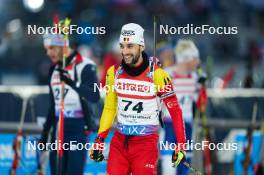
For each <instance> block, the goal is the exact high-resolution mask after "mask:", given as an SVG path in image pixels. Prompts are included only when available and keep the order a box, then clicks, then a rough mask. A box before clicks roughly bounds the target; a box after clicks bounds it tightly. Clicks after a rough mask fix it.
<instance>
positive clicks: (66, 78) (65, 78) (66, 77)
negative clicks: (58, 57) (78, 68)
mask: <svg viewBox="0 0 264 175" xmlns="http://www.w3.org/2000/svg"><path fill="white" fill-rule="evenodd" d="M56 70H57V71H59V74H60V79H61V81H64V82H65V83H66V84H68V85H69V86H71V87H72V88H74V87H75V82H74V81H73V80H72V79H71V76H70V74H69V72H68V71H67V70H64V69H62V68H57V69H56Z"/></svg>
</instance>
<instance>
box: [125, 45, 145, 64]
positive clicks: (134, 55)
mask: <svg viewBox="0 0 264 175" xmlns="http://www.w3.org/2000/svg"><path fill="white" fill-rule="evenodd" d="M143 51H144V46H141V45H138V44H131V43H120V52H121V55H122V57H123V60H124V61H125V63H126V64H127V65H129V66H135V65H137V63H138V62H139V59H140V57H141V53H142V52H143Z"/></svg>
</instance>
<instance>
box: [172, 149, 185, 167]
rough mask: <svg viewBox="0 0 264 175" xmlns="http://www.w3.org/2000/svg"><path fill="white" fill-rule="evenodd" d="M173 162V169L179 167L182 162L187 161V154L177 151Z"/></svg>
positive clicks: (173, 156) (173, 154) (173, 155)
mask: <svg viewBox="0 0 264 175" xmlns="http://www.w3.org/2000/svg"><path fill="white" fill-rule="evenodd" d="M171 161H172V164H173V167H176V166H178V165H179V164H180V163H181V162H183V161H185V153H184V151H178V152H176V151H175V150H174V151H173V153H172V157H171Z"/></svg>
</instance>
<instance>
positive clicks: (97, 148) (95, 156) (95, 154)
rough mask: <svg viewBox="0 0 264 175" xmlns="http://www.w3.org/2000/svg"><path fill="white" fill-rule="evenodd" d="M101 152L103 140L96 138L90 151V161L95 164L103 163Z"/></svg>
mask: <svg viewBox="0 0 264 175" xmlns="http://www.w3.org/2000/svg"><path fill="white" fill-rule="evenodd" d="M103 150H104V139H103V138H101V137H98V136H97V137H96V139H95V143H94V145H93V148H92V149H91V153H90V159H92V160H94V161H95V162H101V161H103V160H104V155H103Z"/></svg>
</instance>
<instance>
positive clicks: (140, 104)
mask: <svg viewBox="0 0 264 175" xmlns="http://www.w3.org/2000/svg"><path fill="white" fill-rule="evenodd" d="M122 102H124V103H127V104H126V105H125V108H124V111H127V110H128V108H129V106H131V105H132V103H133V102H132V101H129V100H122ZM132 110H133V111H137V113H140V112H141V111H143V102H138V103H137V104H136V105H134V106H133V107H132Z"/></svg>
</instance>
